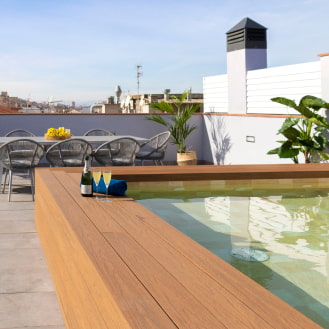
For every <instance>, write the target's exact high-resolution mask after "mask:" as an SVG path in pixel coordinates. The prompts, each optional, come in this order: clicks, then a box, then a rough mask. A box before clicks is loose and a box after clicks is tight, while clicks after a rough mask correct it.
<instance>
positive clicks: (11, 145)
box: [0, 138, 45, 201]
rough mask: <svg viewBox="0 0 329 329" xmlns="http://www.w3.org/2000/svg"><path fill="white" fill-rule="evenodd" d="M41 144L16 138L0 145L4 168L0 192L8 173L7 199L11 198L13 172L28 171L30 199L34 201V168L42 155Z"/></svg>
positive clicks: (0, 155)
mask: <svg viewBox="0 0 329 329" xmlns="http://www.w3.org/2000/svg"><path fill="white" fill-rule="evenodd" d="M44 153H45V152H44V148H43V146H42V145H41V144H39V143H37V142H35V141H33V140H28V139H23V138H22V139H18V140H15V141H12V142H8V143H5V144H3V145H1V147H0V162H1V164H2V166H3V168H4V169H5V178H4V182H3V188H2V193H4V190H5V186H6V184H7V177H8V174H9V190H8V201H10V199H11V191H12V177H13V173H14V172H24V171H25V172H28V174H29V177H30V180H31V192H32V200H33V201H34V168H35V167H36V166H37V165H38V164H39V162H40V160H41V158H42V157H43V155H44Z"/></svg>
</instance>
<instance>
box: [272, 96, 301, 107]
mask: <svg viewBox="0 0 329 329" xmlns="http://www.w3.org/2000/svg"><path fill="white" fill-rule="evenodd" d="M271 101H273V102H276V103H280V104H282V105H286V106H289V107H291V108H293V109H295V108H296V107H297V104H296V103H295V102H294V101H293V100H291V99H288V98H285V97H274V98H271Z"/></svg>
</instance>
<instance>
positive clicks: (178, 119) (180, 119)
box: [146, 91, 201, 153]
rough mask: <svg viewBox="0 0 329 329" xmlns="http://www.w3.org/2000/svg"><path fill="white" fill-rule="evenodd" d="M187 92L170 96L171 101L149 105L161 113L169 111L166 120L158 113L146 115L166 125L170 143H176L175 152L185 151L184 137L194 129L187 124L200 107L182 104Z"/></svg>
mask: <svg viewBox="0 0 329 329" xmlns="http://www.w3.org/2000/svg"><path fill="white" fill-rule="evenodd" d="M187 95H188V92H187V91H186V92H184V93H183V94H182V95H181V96H180V97H176V96H172V101H171V102H164V101H162V102H159V103H154V104H152V105H150V108H151V109H154V110H159V111H161V112H163V113H170V114H171V116H170V119H169V120H168V121H166V120H165V119H164V118H163V117H162V116H160V115H159V114H153V115H150V116H148V117H146V119H147V120H151V121H154V122H157V123H160V124H161V125H163V126H165V127H167V129H168V130H169V131H170V133H171V137H172V143H173V144H174V145H176V148H177V153H185V152H186V138H187V136H188V135H189V134H190V133H191V132H192V131H193V130H195V129H196V128H197V127H196V126H195V125H190V124H188V122H187V121H188V120H189V119H190V118H191V116H192V115H193V114H194V113H195V112H196V111H197V110H198V109H199V108H200V106H201V104H183V103H184V101H185V99H186V97H187Z"/></svg>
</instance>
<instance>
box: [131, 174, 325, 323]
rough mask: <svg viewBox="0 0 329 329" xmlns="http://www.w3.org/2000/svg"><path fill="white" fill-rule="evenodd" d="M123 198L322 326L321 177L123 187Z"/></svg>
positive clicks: (135, 184)
mask: <svg viewBox="0 0 329 329" xmlns="http://www.w3.org/2000/svg"><path fill="white" fill-rule="evenodd" d="M128 195H129V196H131V197H133V198H135V199H136V200H137V201H138V202H139V203H141V204H142V205H144V206H145V207H147V208H148V209H150V210H151V211H153V212H154V213H156V214H157V215H159V216H160V217H161V218H163V219H164V220H166V221H167V222H168V223H170V224H171V225H173V226H174V227H176V228H177V229H179V230H180V231H182V232H184V233H185V234H186V235H188V236H190V237H191V238H192V239H193V240H195V241H197V242H198V243H200V244H201V245H203V246H204V247H206V248H207V249H208V250H210V251H211V252H213V253H214V254H216V255H218V256H219V257H220V258H222V259H224V260H225V261H227V262H228V263H230V264H231V265H232V266H234V267H236V268H237V269H238V270H240V271H241V272H243V273H244V274H246V275H248V276H249V277H251V278H252V279H253V280H255V281H256V282H258V283H259V284H260V285H262V286H264V287H265V288H266V289H268V290H270V291H271V292H272V293H273V294H275V295H277V296H278V297H280V298H281V299H283V300H284V301H286V302H287V303H289V304H290V305H292V306H293V307H295V308H296V309H297V310H299V311H300V312H302V313H304V314H305V315H306V316H308V317H309V318H311V319H312V320H313V321H315V322H317V323H318V324H320V325H321V326H322V327H324V328H329V255H328V248H329V180H328V179H308V180H307V179H305V180H300V179H299V180H291V179H290V180H259V181H257V180H254V181H239V182H237V181H196V182H161V183H159V182H153V183H130V184H129V188H128ZM245 251H248V253H247V256H248V255H249V256H250V252H249V251H252V252H254V255H255V258H253V257H249V259H248V257H246V254H245ZM251 256H252V255H251ZM257 260H260V261H257Z"/></svg>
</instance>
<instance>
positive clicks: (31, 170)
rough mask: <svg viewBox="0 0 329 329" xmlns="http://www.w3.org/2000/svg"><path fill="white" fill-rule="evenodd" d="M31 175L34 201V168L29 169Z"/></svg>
mask: <svg viewBox="0 0 329 329" xmlns="http://www.w3.org/2000/svg"><path fill="white" fill-rule="evenodd" d="M29 176H30V180H31V192H32V201H34V168H31V169H29Z"/></svg>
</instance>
